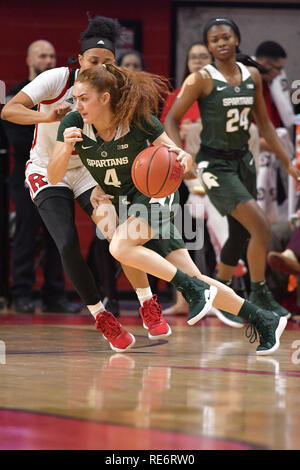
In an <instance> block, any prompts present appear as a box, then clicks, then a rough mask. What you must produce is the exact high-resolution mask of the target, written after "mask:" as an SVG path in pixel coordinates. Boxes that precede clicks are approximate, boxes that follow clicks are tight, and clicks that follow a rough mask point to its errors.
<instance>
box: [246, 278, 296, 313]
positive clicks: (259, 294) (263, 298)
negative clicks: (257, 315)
mask: <svg viewBox="0 0 300 470" xmlns="http://www.w3.org/2000/svg"><path fill="white" fill-rule="evenodd" d="M249 301H250V302H252V303H253V304H255V305H257V306H258V307H260V308H262V309H264V310H272V311H273V312H276V313H277V314H278V315H279V316H280V317H287V319H289V318H290V317H291V314H290V312H288V311H287V310H286V309H285V308H284V307H283V306H282V305H280V304H279V303H278V302H276V300H275V299H274V297H273V295H272V293H271V292H270V290H269V288H268V286H267V284H266V283H265V282H264V283H262V284H261V285H259V287H257V288H255V289H252V290H251V292H250V295H249Z"/></svg>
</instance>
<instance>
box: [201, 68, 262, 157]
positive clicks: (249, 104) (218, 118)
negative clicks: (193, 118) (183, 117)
mask: <svg viewBox="0 0 300 470" xmlns="http://www.w3.org/2000/svg"><path fill="white" fill-rule="evenodd" d="M237 65H238V66H239V68H240V70H241V74H242V80H241V84H240V85H239V86H233V85H230V84H229V83H228V82H227V80H226V79H225V77H224V76H223V75H222V74H221V73H220V72H219V70H217V69H216V67H215V66H214V65H206V66H205V67H204V68H205V69H206V70H207V71H208V73H209V74H210V76H211V78H212V80H213V84H214V86H213V89H212V92H211V93H210V94H209V95H208V96H206V97H205V98H201V99H200V100H198V103H199V108H200V114H201V119H202V122H203V130H202V133H201V142H202V144H203V145H205V146H207V147H211V148H213V149H219V150H225V151H230V150H239V149H241V148H243V147H244V146H245V145H246V144H247V142H248V140H249V137H250V136H249V127H250V123H251V113H252V108H253V105H254V93H255V82H254V81H253V79H252V77H251V75H250V72H249V70H248V69H247V67H245V65H243V64H242V63H240V62H237Z"/></svg>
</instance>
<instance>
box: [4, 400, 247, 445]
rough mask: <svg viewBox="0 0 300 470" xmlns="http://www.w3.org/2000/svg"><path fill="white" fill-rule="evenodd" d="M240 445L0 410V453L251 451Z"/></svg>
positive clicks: (114, 425) (169, 433)
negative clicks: (32, 451) (11, 451)
mask: <svg viewBox="0 0 300 470" xmlns="http://www.w3.org/2000/svg"><path fill="white" fill-rule="evenodd" d="M255 448H256V447H255V446H251V445H250V444H246V443H242V442H234V441H227V440H225V439H215V438H213V437H202V436H195V435H192V434H185V433H181V432H172V431H161V430H157V429H155V430H154V429H144V428H135V427H132V426H123V425H117V424H109V423H101V422H96V421H85V420H81V419H76V418H68V417H59V416H51V415H45V414H39V413H32V412H26V411H18V410H5V409H2V410H0V449H1V450H198V449H199V450H205V449H206V450H251V449H255Z"/></svg>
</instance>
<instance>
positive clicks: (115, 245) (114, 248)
mask: <svg viewBox="0 0 300 470" xmlns="http://www.w3.org/2000/svg"><path fill="white" fill-rule="evenodd" d="M126 251H127V250H126V248H125V247H124V246H122V243H121V242H120V240H118V239H116V238H114V237H113V238H112V240H111V242H110V244H109V252H110V254H111V255H112V256H113V257H114V258H115V259H116V260H117V261H119V262H120V263H124V264H126V263H125V261H124V259H125V257H126Z"/></svg>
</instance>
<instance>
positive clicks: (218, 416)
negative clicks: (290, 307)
mask: <svg viewBox="0 0 300 470" xmlns="http://www.w3.org/2000/svg"><path fill="white" fill-rule="evenodd" d="M121 321H122V322H123V324H124V325H127V326H126V328H127V329H128V331H130V332H132V333H134V334H135V336H136V344H135V347H134V348H133V349H132V350H131V351H130V352H128V353H125V354H116V353H114V352H113V351H111V349H110V348H109V346H108V343H107V342H106V341H105V340H104V339H103V337H102V335H100V334H99V333H98V332H97V331H96V330H95V328H94V325H93V321H92V320H91V317H89V316H88V315H83V314H80V315H32V316H30V315H12V314H7V315H3V314H2V315H0V324H1V327H0V379H1V382H0V448H1V449H119V450H121V449H170V450H172V449H188V450H191V449H256V448H258V449H299V448H300V441H299V430H300V364H299V363H300V326H299V324H298V323H296V322H295V321H289V324H288V328H287V329H286V331H285V332H284V334H283V336H282V340H281V347H280V349H279V351H277V353H275V354H274V355H273V356H269V357H256V355H255V348H256V345H255V344H249V342H248V340H247V339H246V338H245V335H244V331H243V330H240V329H233V328H230V327H227V326H224V325H222V324H221V323H220V322H219V321H218V320H217V319H215V318H212V317H208V318H207V319H205V320H202V321H201V322H200V323H199V324H198V325H196V326H195V327H189V326H188V325H187V324H186V322H185V320H184V318H182V317H180V318H179V317H170V319H169V321H170V324H171V326H172V330H173V334H172V336H170V337H169V338H168V340H157V341H150V340H149V339H148V337H147V333H146V330H144V329H143V328H142V326H141V321H140V319H138V318H137V317H136V316H134V315H128V316H127V315H125V314H123V315H122V316H121Z"/></svg>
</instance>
